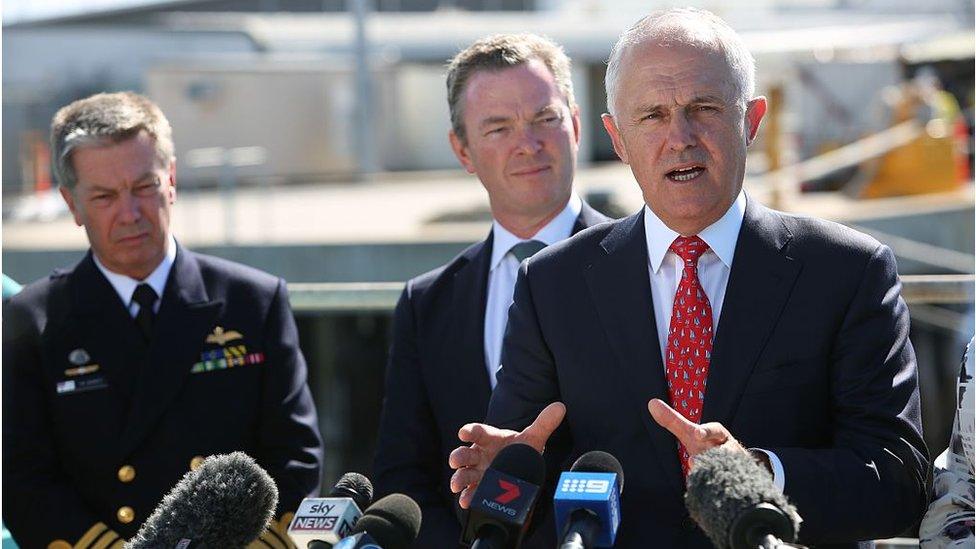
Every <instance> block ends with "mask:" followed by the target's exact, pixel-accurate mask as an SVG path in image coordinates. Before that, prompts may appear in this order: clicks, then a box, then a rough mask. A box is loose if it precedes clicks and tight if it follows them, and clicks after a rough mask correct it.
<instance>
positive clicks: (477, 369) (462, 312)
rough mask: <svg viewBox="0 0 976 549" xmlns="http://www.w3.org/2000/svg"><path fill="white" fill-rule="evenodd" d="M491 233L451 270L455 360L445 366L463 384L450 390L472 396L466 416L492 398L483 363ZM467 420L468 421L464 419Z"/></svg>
mask: <svg viewBox="0 0 976 549" xmlns="http://www.w3.org/2000/svg"><path fill="white" fill-rule="evenodd" d="M491 250H492V236H491V234H489V235H488V238H487V239H486V240H485V241H484V242H483V243H482V244H481V245H480V246H472V247H471V248H468V250H466V251H465V253H464V256H465V258H466V259H467V260H468V262H467V263H466V264H465V265H464V266H462V267H461V268H460V269H458V270H457V272H455V273H454V279H453V285H452V287H451V292H452V294H453V295H452V308H451V320H450V322H451V330H450V331H451V332H452V333H453V334H454V337H452V338H451V341H450V342H448V343H449V344H450V345H453V346H454V353H452V354H451V356H452V357H457V362H456V363H454V364H449V365H448V368H450V369H452V370H454V371H457V372H458V374H459V375H458V376H457V377H456V378H455V380H456V382H457V383H460V384H461V385H462V386H463V387H452V389H451V390H453V391H458V392H460V393H463V394H467V395H471V399H470V403H471V406H470V408H469V409H468V411H469V412H474V413H473V414H471V413H468V414H465V417H466V418H468V417H476V416H478V417H484V414H485V411H486V410H487V409H488V400H489V399H490V398H491V381H489V379H488V370H487V367H486V366H485V307H486V303H487V300H488V267H489V263H490V262H491ZM465 423H467V420H465Z"/></svg>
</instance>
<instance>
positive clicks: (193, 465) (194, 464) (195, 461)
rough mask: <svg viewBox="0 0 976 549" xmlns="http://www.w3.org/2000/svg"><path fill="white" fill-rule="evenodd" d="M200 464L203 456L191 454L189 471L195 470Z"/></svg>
mask: <svg viewBox="0 0 976 549" xmlns="http://www.w3.org/2000/svg"><path fill="white" fill-rule="evenodd" d="M201 465H203V456H193V459H191V460H190V470H191V471H196V470H197V468H198V467H200V466H201Z"/></svg>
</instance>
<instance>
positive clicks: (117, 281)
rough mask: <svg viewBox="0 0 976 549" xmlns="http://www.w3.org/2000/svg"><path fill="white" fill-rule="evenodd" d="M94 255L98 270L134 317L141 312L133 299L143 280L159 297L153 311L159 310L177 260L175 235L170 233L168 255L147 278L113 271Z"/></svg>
mask: <svg viewBox="0 0 976 549" xmlns="http://www.w3.org/2000/svg"><path fill="white" fill-rule="evenodd" d="M92 257H93V258H94V259H95V265H96V266H97V267H98V270H100V271H102V274H103V275H105V278H107V279H108V282H109V284H111V285H112V287H113V288H115V292H116V293H117V294H119V299H121V300H122V303H124V304H125V305H126V308H127V309H129V314H130V315H132V318H135V317H136V315H137V314H139V304H138V303H136V302H135V301H133V300H132V294H134V293H135V291H136V286H138V285H139V284H142V283H143V282H145V283H146V284H149V287H150V288H152V289H153V291H154V292H156V297H157V299H156V303H155V304H153V312H154V313H158V312H159V305H160V304H161V303H162V302H163V290H164V289H165V288H166V279H167V278H168V277H169V271H170V269H172V268H173V263H174V262H175V261H176V239H175V238H173V235H169V242H168V243H167V247H166V255H165V256H163V260H162V261H161V262H160V263H159V265H158V266H157V267H156V268H155V269H153V272H151V273H149V276H147V277H146V278H145V280H136V279H134V278H132V277H129V276H126V275H124V274H119V273H115V272H112V271H110V270H108V267H106V266H105V265H102V262H101V261H99V260H98V256H97V255H96V254H94V253H92Z"/></svg>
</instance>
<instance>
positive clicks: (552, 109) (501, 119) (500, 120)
mask: <svg viewBox="0 0 976 549" xmlns="http://www.w3.org/2000/svg"><path fill="white" fill-rule="evenodd" d="M543 114H559V108H558V106H556V105H555V104H549V105H546V106H544V107H541V108H539V110H537V111H535V114H533V115H532V117H533V118H538V117H539V116H541V115H543ZM511 120H512V117H510V116H489V117H488V118H485V119H484V120H482V121H481V122H480V123H479V124H478V127H479V128H485V127H486V126H492V125H494V124H504V123H505V122H510V121H511Z"/></svg>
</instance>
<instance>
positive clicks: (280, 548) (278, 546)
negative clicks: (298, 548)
mask: <svg viewBox="0 0 976 549" xmlns="http://www.w3.org/2000/svg"><path fill="white" fill-rule="evenodd" d="M261 541H263V542H265V543H267V544H268V545H269V546H271V547H273V548H274V549H288V544H286V543H282V541H281V540H280V539H279V538H278V535H277V534H275V533H274V531H273V530H265V531H264V532H263V533H262V534H261Z"/></svg>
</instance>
